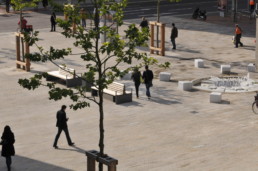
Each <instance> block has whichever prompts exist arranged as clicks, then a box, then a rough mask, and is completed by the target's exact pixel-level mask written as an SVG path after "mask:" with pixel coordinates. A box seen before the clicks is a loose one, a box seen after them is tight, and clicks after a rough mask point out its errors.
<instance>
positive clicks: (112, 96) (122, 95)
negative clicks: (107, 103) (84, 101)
mask: <svg viewBox="0 0 258 171" xmlns="http://www.w3.org/2000/svg"><path fill="white" fill-rule="evenodd" d="M91 94H92V96H98V87H96V86H92V87H91ZM103 97H104V98H105V99H108V100H111V101H113V102H115V103H116V104H121V103H126V102H132V90H131V91H126V89H125V85H124V84H121V83H118V82H113V83H111V84H109V85H108V87H107V88H105V89H104V90H103Z"/></svg>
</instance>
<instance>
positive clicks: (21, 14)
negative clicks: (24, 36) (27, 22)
mask: <svg viewBox="0 0 258 171" xmlns="http://www.w3.org/2000/svg"><path fill="white" fill-rule="evenodd" d="M20 32H22V9H20Z"/></svg>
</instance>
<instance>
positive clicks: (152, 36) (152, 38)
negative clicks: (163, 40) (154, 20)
mask: <svg viewBox="0 0 258 171" xmlns="http://www.w3.org/2000/svg"><path fill="white" fill-rule="evenodd" d="M150 41H151V42H150V46H151V47H154V25H153V24H151V40H150ZM150 53H151V54H153V53H154V50H153V49H150Z"/></svg>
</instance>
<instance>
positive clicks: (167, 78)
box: [159, 72, 171, 81]
mask: <svg viewBox="0 0 258 171" xmlns="http://www.w3.org/2000/svg"><path fill="white" fill-rule="evenodd" d="M170 77H171V73H169V72H161V73H159V80H160V81H170Z"/></svg>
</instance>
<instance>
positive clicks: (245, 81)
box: [193, 74, 258, 93]
mask: <svg viewBox="0 0 258 171" xmlns="http://www.w3.org/2000/svg"><path fill="white" fill-rule="evenodd" d="M193 88H195V89H198V90H206V91H218V92H232V93H233V92H250V91H258V82H255V81H254V80H252V79H250V78H249V74H247V76H243V77H239V76H237V77H236V76H227V77H215V76H211V77H208V78H202V79H197V80H194V81H193Z"/></svg>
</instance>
